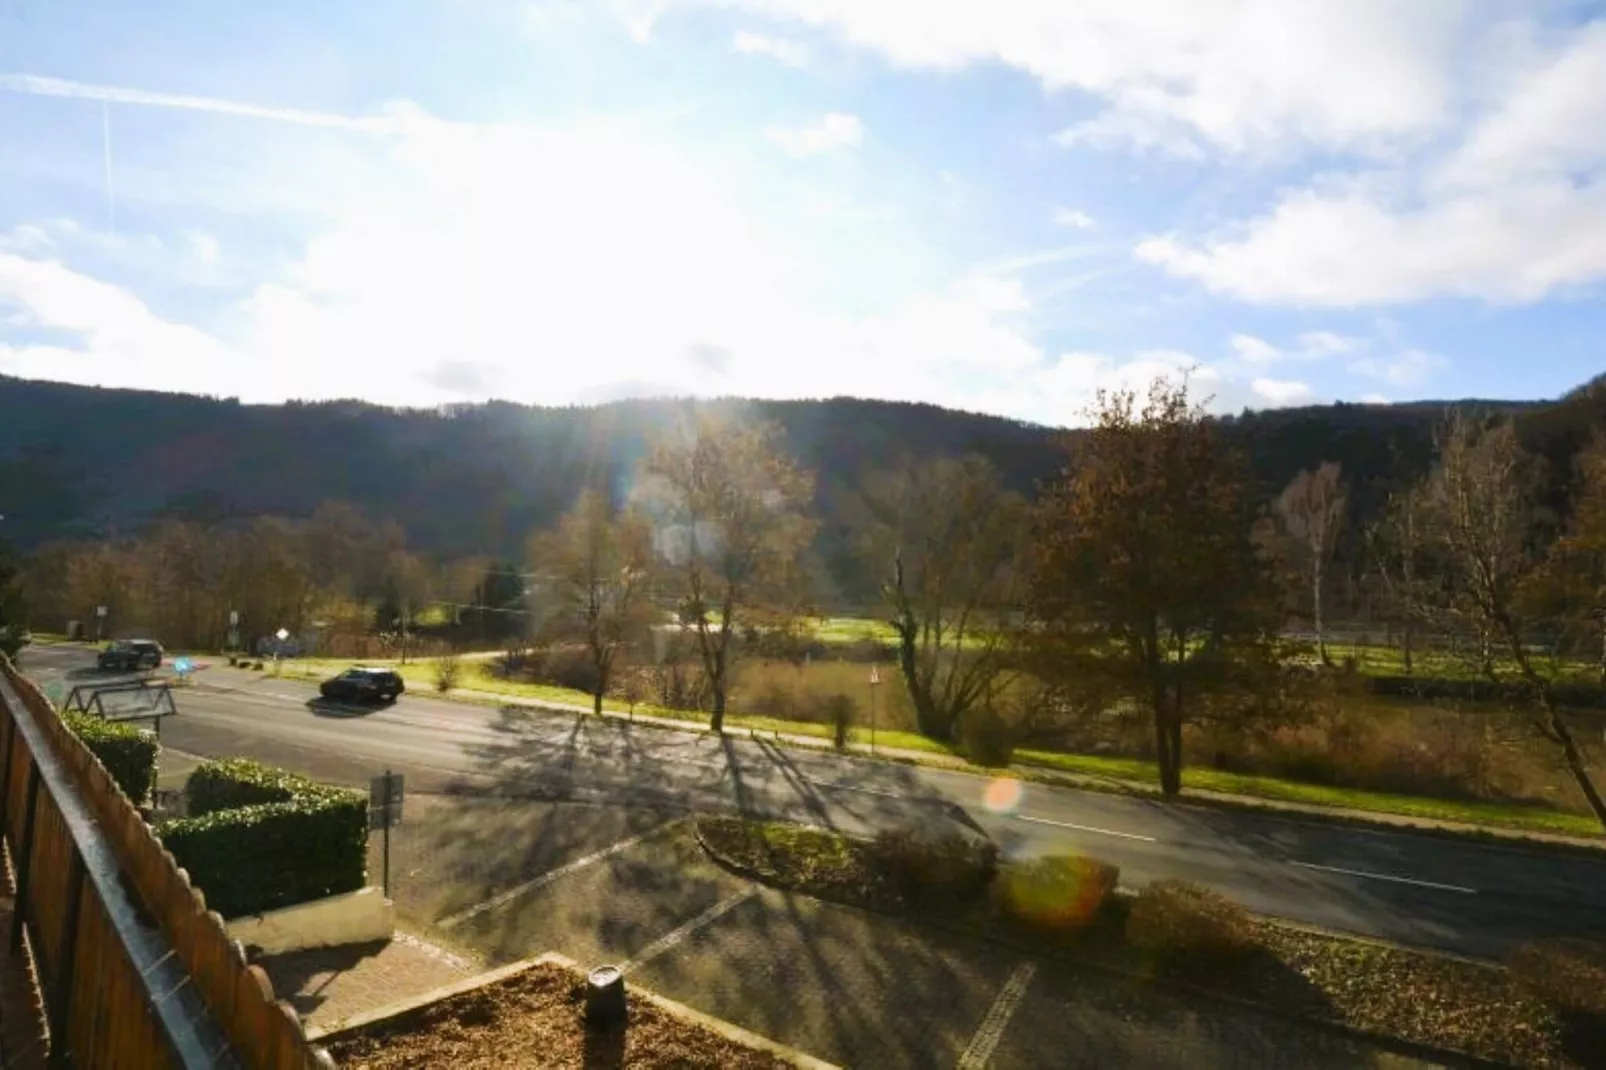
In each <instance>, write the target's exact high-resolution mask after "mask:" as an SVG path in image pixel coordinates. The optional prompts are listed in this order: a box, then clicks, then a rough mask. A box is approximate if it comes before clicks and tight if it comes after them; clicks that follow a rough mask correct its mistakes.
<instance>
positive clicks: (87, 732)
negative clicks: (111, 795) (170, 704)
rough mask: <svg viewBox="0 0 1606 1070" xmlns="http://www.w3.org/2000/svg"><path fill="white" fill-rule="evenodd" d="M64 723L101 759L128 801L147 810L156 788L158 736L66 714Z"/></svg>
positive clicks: (90, 718) (83, 716)
mask: <svg viewBox="0 0 1606 1070" xmlns="http://www.w3.org/2000/svg"><path fill="white" fill-rule="evenodd" d="M62 720H63V721H65V722H66V724H67V727H68V728H70V729H72V733H73V735H75V736H77V737H78V738H79V739H80V740H81V741H83V744H84V746H86V747H88V748H89V750H90V753H91V754H93V755H94V756H95V757H96V758H99V759H100V764H101V765H104V766H105V767H106V772H107V773H109V774H111V778H112V780H114V781H115V782H116V783H117V786H118V787H119V788H121V789H122V792H123V794H124V795H126V796H128V801H129V802H131V803H133V804H134V805H135V806H144V805H145V804H146V803H148V802H149V801H150V796H151V789H152V788H153V787H155V785H156V755H157V751H158V750H159V749H160V745H159V744H158V743H157V742H156V734H155V733H154V732H147V731H145V730H144V729H142V728H135V727H134V726H133V725H128V724H117V723H115V722H113V721H103V720H101V719H100V718H99V717H92V716H90V715H89V714H84V713H64V714H62Z"/></svg>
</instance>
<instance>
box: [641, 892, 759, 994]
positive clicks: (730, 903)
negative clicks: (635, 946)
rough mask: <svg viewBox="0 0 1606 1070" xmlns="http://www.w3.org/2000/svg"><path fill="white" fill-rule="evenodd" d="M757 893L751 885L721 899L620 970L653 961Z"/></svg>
mask: <svg viewBox="0 0 1606 1070" xmlns="http://www.w3.org/2000/svg"><path fill="white" fill-rule="evenodd" d="M756 894H758V888H757V887H753V886H750V887H747V888H744V889H742V890H741V891H739V892H737V893H736V894H735V895H732V896H728V897H726V898H724V899H721V900H720V901H719V902H717V903H715V904H714V905H713V906H711V907H709V908H708V909H707V910H705V911H703V912H702V913H701V914H699V915H697V916H696V917H695V918H693V919H691V920H690V921H688V922H687V923H686V924H684V925H682V926H680V927H678V928H675V929H671V930H669V932H667V933H665V934H664V935H662V936H660V937H659V938H658V939H656V940H654V941H653V942H652V943H650V944H648V945H647V946H646V947H644V948H642V949H641V950H640V951H638V952H636V957H635V958H633V959H631V960H630V961H628V962H626V963H625V964H624V965H622V966H620V967H619V970H620V972H621V973H629V972H630V971H631V970H638V969H640V968H641V967H642V966H644V965H645V964H647V963H648V962H651V961H652V960H653V959H655V958H657V957H658V956H659V955H662V954H663V953H664V952H665V951H668V950H669V949H671V948H673V947H674V946H675V945H676V944H679V943H680V942H681V941H683V940H685V939H686V937H688V936H690V935H691V934H692V933H694V932H696V931H697V930H698V929H701V928H702V927H703V926H705V925H709V924H712V923H713V922H716V921H718V920H719V919H720V918H722V917H724V916H725V915H726V914H729V913H730V912H731V911H733V910H735V909H736V908H737V907H739V906H741V905H742V904H743V903H745V902H747V901H748V900H749V899H751V898H753V896H754V895H756Z"/></svg>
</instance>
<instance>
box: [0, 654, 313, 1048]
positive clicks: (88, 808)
mask: <svg viewBox="0 0 1606 1070" xmlns="http://www.w3.org/2000/svg"><path fill="white" fill-rule="evenodd" d="M0 832H3V835H4V840H5V846H6V849H7V853H8V855H9V858H10V862H11V867H12V871H13V873H14V875H15V878H14V879H15V884H16V896H15V912H14V915H13V925H12V929H11V932H10V933H0V939H9V940H10V941H11V945H12V947H13V948H14V949H16V948H21V947H22V946H23V941H24V939H26V941H27V946H28V947H29V948H30V949H31V951H32V955H33V959H34V962H35V965H36V967H37V971H38V976H39V981H40V985H41V987H42V988H43V990H44V996H45V1008H46V1017H47V1019H48V1021H49V1026H50V1041H49V1044H50V1057H51V1062H52V1063H53V1064H56V1065H68V1064H69V1063H70V1064H71V1065H72V1066H74V1067H80V1068H85V1070H92V1068H96V1067H109V1066H119V1067H122V1066H130V1067H153V1068H155V1067H183V1068H186V1070H188V1068H191V1067H240V1068H242V1070H315V1068H327V1067H332V1066H333V1065H334V1063H333V1062H332V1061H331V1060H330V1058H329V1056H328V1055H327V1054H325V1053H324V1052H323V1051H322V1049H320V1048H317V1047H315V1046H313V1045H312V1044H311V1043H309V1042H308V1040H307V1038H306V1034H305V1033H304V1032H303V1031H302V1028H301V1022H300V1020H299V1019H298V1018H297V1016H296V1013H295V1011H294V1010H293V1009H292V1008H291V1007H290V1006H289V1005H288V1004H286V1003H283V1002H279V1001H276V1000H275V999H274V995H273V986H272V984H271V983H270V982H269V981H268V978H267V975H266V974H264V973H263V972H262V970H261V969H260V968H259V967H255V966H250V965H248V964H247V963H246V961H245V956H244V953H243V949H242V948H241V947H240V946H239V945H238V944H236V943H233V942H231V941H230V940H229V937H228V935H227V932H226V930H225V929H224V927H223V919H222V918H221V917H219V916H218V914H217V913H216V912H213V911H208V910H207V909H206V901H205V899H204V898H203V896H202V895H201V893H200V892H199V891H198V890H196V889H195V888H194V887H193V886H192V885H191V884H190V881H189V876H188V875H187V874H186V873H185V872H184V871H183V870H181V869H179V868H178V866H176V865H175V864H174V862H173V856H172V855H171V854H169V853H168V852H167V851H165V850H164V849H163V848H162V845H161V843H160V842H159V841H158V840H157V839H156V837H155V836H154V835H153V834H152V833H151V829H150V826H149V825H147V824H146V823H145V821H144V819H143V818H141V816H140V814H139V812H138V811H137V810H135V809H134V807H133V805H132V804H131V803H129V801H128V799H127V798H126V797H125V796H124V795H123V794H122V792H121V791H119V790H118V788H117V786H116V785H115V784H114V783H113V781H112V779H111V777H110V776H109V775H108V774H107V773H106V770H105V769H104V768H103V767H102V766H101V764H100V762H99V761H97V760H96V759H95V757H94V756H93V755H92V754H90V752H89V751H88V750H87V749H86V748H85V747H84V745H83V744H82V743H80V742H79V741H78V739H77V737H75V736H74V735H73V734H72V733H71V732H70V731H69V730H68V729H67V727H66V725H64V724H63V723H62V721H61V718H60V717H58V716H57V715H56V712H55V710H54V709H53V708H52V707H51V705H50V703H49V702H48V701H46V700H45V698H44V696H43V695H41V694H40V693H39V690H38V689H37V688H36V687H34V686H33V684H32V683H31V682H30V681H28V680H27V679H25V678H24V677H22V676H21V675H20V674H18V672H17V671H16V669H15V667H14V666H12V664H11V663H10V661H8V660H7V659H6V658H5V657H3V656H0Z"/></svg>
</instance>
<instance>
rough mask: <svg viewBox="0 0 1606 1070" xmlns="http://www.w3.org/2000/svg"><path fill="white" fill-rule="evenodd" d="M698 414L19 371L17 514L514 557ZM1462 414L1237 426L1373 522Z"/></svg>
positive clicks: (1271, 417) (978, 440)
mask: <svg viewBox="0 0 1606 1070" xmlns="http://www.w3.org/2000/svg"><path fill="white" fill-rule="evenodd" d="M722 404H726V405H742V406H744V407H745V408H746V410H747V411H750V412H751V413H752V414H753V415H754V416H757V417H761V418H764V419H770V420H774V421H776V422H778V423H779V424H781V425H782V427H784V428H785V430H786V433H787V437H788V439H789V441H790V444H791V447H792V449H793V451H794V452H795V453H796V455H797V456H798V457H799V459H800V460H802V461H803V462H804V463H805V464H807V465H809V466H811V467H812V468H814V469H815V470H816V471H817V472H818V473H819V477H820V490H819V499H820V500H819V505H820V510H821V513H822V514H823V515H824V517H825V518H826V521H827V523H826V531H825V533H824V535H823V536H822V538H823V540H824V541H825V542H827V543H829V542H831V541H832V539H833V536H835V537H836V538H840V536H841V534H842V532H841V531H835V532H833V531H832V525H831V518H832V517H833V516H834V515H835V513H836V509H835V508H834V502H835V500H836V498H837V497H838V496H839V495H840V493H841V491H842V490H843V489H844V488H845V487H847V486H850V485H851V484H852V482H853V481H854V478H855V477H856V475H857V473H858V472H859V471H860V470H861V469H862V468H863V467H864V466H865V465H867V464H873V463H885V462H887V461H889V460H891V459H893V458H895V457H896V456H898V455H899V454H909V455H913V456H925V455H932V454H962V453H967V452H975V453H979V454H982V455H984V456H986V457H988V458H990V459H991V460H992V461H993V462H994V463H995V464H997V465H998V466H999V467H1000V468H1001V469H1002V470H1003V471H1004V472H1005V473H1006V475H1007V477H1008V478H1009V480H1010V481H1011V482H1012V483H1013V484H1014V485H1015V486H1017V487H1018V488H1020V489H1021V490H1023V491H1026V492H1030V491H1031V490H1032V489H1033V488H1034V487H1035V486H1036V485H1037V483H1038V481H1039V480H1041V479H1043V478H1045V477H1048V476H1050V475H1052V474H1053V473H1054V472H1055V471H1056V470H1057V469H1058V468H1059V466H1060V465H1061V464H1062V463H1063V454H1062V453H1061V451H1060V448H1059V446H1058V444H1057V439H1058V438H1059V436H1060V435H1062V434H1063V432H1059V431H1055V430H1052V429H1049V428H1044V427H1039V426H1035V425H1031V424H1025V423H1021V422H1017V421H1011V420H1004V419H999V418H997V417H992V416H981V415H976V414H972V413H963V412H954V411H950V410H945V409H940V408H937V407H935V406H930V405H914V404H906V403H895V402H882V401H863V400H856V399H850V398H833V399H830V400H826V401H795V402H771V401H755V402H724V403H722ZM1486 404H1487V405H1489V407H1492V408H1499V409H1503V410H1509V411H1513V412H1516V413H1519V414H1521V415H1522V416H1523V418H1524V420H1525V426H1526V425H1527V424H1529V423H1531V424H1532V426H1533V427H1534V428H1536V429H1537V430H1536V432H1535V433H1536V434H1537V435H1538V436H1539V439H1540V440H1541V444H1542V445H1543V446H1544V448H1545V450H1546V452H1549V453H1552V454H1554V455H1555V456H1556V457H1558V458H1559V459H1560V460H1561V461H1562V462H1563V463H1564V462H1565V459H1566V457H1568V456H1570V453H1571V451H1572V450H1573V449H1575V448H1576V446H1577V444H1578V443H1579V442H1581V441H1582V438H1583V437H1584V436H1587V432H1588V428H1589V427H1591V426H1595V425H1597V424H1599V423H1600V422H1601V421H1602V420H1603V419H1606V394H1603V392H1602V391H1600V390H1599V389H1582V388H1581V389H1580V391H1576V392H1574V394H1573V395H1569V397H1568V398H1566V399H1564V400H1562V401H1561V402H1557V403H1550V404H1546V403H1539V402H1532V403H1511V402H1490V403H1486ZM677 406H678V403H676V402H669V401H627V402H619V403H615V404H611V405H604V406H600V407H596V408H578V407H571V408H535V407H530V406H523V405H513V404H508V403H501V402H496V403H491V404H488V405H472V406H455V407H451V408H448V409H443V410H439V411H433V410H430V411H424V410H395V409H386V408H381V407H377V406H373V405H368V404H365V403H361V402H351V401H342V402H327V403H316V404H312V403H291V404H287V405H271V406H269V405H242V404H240V403H239V402H237V401H232V400H218V399H211V398H200V397H189V396H182V395H176V394H162V393H154V392H143V391H130V390H104V389H94V388H88V387H77V386H67V385H62V384H56V383H44V382H33V381H24V380H18V379H10V378H5V377H0V515H4V516H5V517H6V518H7V519H6V521H5V524H4V528H3V529H0V530H3V532H4V534H5V535H6V537H7V538H9V539H11V540H13V541H16V542H18V543H21V544H22V545H24V546H29V545H36V544H38V543H40V542H43V541H46V540H48V539H52V538H58V537H66V536H84V535H99V534H103V533H106V532H108V531H111V530H128V529H130V528H132V527H137V526H138V525H140V524H141V523H143V522H145V521H148V520H150V519H151V518H154V517H158V516H186V517H191V518H197V519H223V518H227V517H231V516H255V515H263V514H271V515H278V516H287V517H299V516H307V515H309V514H311V512H312V511H313V510H314V509H315V508H316V507H317V506H318V504H319V503H321V502H323V501H326V500H329V499H343V500H346V501H351V502H354V503H356V504H358V505H361V506H363V507H364V508H366V509H368V510H369V511H370V512H372V513H373V514H374V515H375V516H377V517H380V518H385V519H392V520H395V521H396V522H398V523H399V524H401V525H402V526H403V528H405V529H406V531H407V533H408V536H409V542H410V544H411V545H412V546H413V547H414V548H416V549H419V550H423V551H426V552H431V553H435V554H440V555H444V556H458V555H467V554H474V553H500V554H512V553H517V552H519V551H520V549H521V547H522V545H523V543H524V539H525V536H526V535H527V534H528V533H529V532H530V531H531V530H532V529H533V528H536V527H538V526H541V525H544V524H546V523H548V522H549V521H551V520H552V519H553V518H554V517H555V516H557V515H558V514H559V513H560V512H561V511H562V510H563V509H565V508H566V507H567V506H568V505H569V504H570V503H571V502H572V500H573V499H574V497H575V495H576V493H577V492H578V490H579V488H580V487H581V485H582V484H583V483H585V482H586V481H587V480H588V479H596V478H598V477H606V478H608V479H609V480H611V481H613V483H614V485H616V486H622V485H624V484H626V483H627V482H628V480H629V479H630V476H631V473H632V471H633V470H634V467H635V464H636V462H637V460H638V459H639V458H640V456H641V454H642V452H643V450H644V444H645V440H646V436H647V435H648V434H649V433H650V431H651V430H652V429H653V428H655V427H658V426H662V425H663V424H664V423H665V421H667V420H669V419H671V418H672V416H673V414H674V413H675V412H676V410H677ZM1444 407H1445V403H1429V402H1423V403H1419V404H1411V405H1396V406H1369V405H1348V404H1339V405H1330V406H1317V407H1309V408H1300V409H1283V410H1275V411H1269V412H1260V413H1246V414H1244V415H1242V416H1238V417H1229V418H1226V419H1225V420H1224V421H1223V422H1224V425H1225V427H1226V429H1227V430H1228V432H1229V433H1230V434H1231V435H1232V436H1233V437H1234V438H1235V439H1237V440H1238V441H1239V442H1240V443H1241V444H1242V445H1243V446H1244V447H1245V449H1246V450H1247V451H1248V453H1249V456H1250V458H1251V461H1252V463H1253V467H1254V471H1255V473H1256V476H1257V479H1258V480H1259V481H1260V483H1261V485H1262V489H1263V491H1264V493H1265V494H1266V495H1267V496H1268V497H1269V496H1270V495H1271V494H1272V493H1275V491H1276V490H1277V489H1278V488H1280V487H1281V486H1282V485H1284V484H1285V483H1287V481H1288V480H1289V479H1291V478H1292V477H1293V475H1294V474H1295V473H1296V472H1298V471H1299V470H1300V469H1302V468H1307V467H1310V466H1313V465H1315V464H1317V463H1319V462H1321V461H1324V460H1336V461H1339V462H1341V463H1342V464H1343V466H1344V469H1345V473H1346V475H1347V476H1348V477H1349V478H1350V479H1351V481H1352V483H1353V484H1354V500H1355V503H1356V506H1357V509H1358V512H1359V514H1360V518H1361V519H1364V518H1365V517H1367V516H1369V515H1371V514H1372V513H1373V512H1374V511H1375V509H1376V508H1377V507H1378V506H1379V505H1380V504H1381V502H1382V501H1383V500H1384V498H1385V497H1386V495H1387V493H1388V491H1389V490H1390V489H1391V488H1392V487H1393V486H1396V485H1398V484H1400V483H1401V482H1403V481H1405V480H1407V479H1412V478H1415V477H1416V476H1418V475H1420V474H1421V473H1422V472H1423V471H1425V470H1426V468H1427V466H1428V464H1429V462H1430V459H1431V453H1432V427H1433V425H1434V423H1435V421H1436V420H1437V419H1438V418H1439V416H1440V414H1441V413H1442V412H1443V409H1444Z"/></svg>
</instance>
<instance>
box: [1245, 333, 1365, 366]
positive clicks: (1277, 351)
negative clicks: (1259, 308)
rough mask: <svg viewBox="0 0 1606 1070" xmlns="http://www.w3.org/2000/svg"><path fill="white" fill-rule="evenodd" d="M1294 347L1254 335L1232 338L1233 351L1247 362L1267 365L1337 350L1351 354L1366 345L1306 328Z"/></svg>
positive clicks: (1308, 357) (1313, 356)
mask: <svg viewBox="0 0 1606 1070" xmlns="http://www.w3.org/2000/svg"><path fill="white" fill-rule="evenodd" d="M1297 342H1298V344H1297V345H1296V346H1293V347H1291V348H1289V347H1278V346H1274V345H1272V344H1271V343H1270V342H1268V341H1266V340H1265V339H1263V338H1257V337H1255V336H1254V335H1252V334H1235V335H1233V336H1232V337H1231V338H1230V339H1228V344H1229V345H1230V346H1231V347H1232V351H1233V352H1234V353H1235V354H1237V356H1238V359H1239V360H1241V361H1243V362H1244V363H1245V364H1249V365H1254V366H1261V367H1264V366H1266V365H1270V364H1278V363H1281V362H1284V361H1314V360H1321V359H1323V358H1324V357H1330V356H1332V355H1334V354H1335V353H1349V352H1353V351H1354V350H1356V349H1359V348H1362V347H1363V346H1364V343H1363V342H1361V341H1360V340H1359V339H1356V338H1346V337H1344V336H1343V335H1339V334H1334V333H1333V332H1332V331H1305V332H1304V333H1302V334H1301V335H1300V336H1299V338H1298V339H1297Z"/></svg>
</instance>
